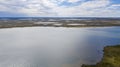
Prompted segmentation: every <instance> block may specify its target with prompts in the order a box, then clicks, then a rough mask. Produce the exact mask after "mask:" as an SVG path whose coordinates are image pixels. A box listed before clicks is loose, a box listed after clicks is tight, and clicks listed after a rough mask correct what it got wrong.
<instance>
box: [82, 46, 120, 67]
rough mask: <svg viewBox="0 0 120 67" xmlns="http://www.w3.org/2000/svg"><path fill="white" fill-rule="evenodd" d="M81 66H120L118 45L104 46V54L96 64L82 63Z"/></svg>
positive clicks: (119, 48)
mask: <svg viewBox="0 0 120 67" xmlns="http://www.w3.org/2000/svg"><path fill="white" fill-rule="evenodd" d="M82 67H120V45H117V46H107V47H105V48H104V56H103V59H102V60H101V62H99V63H97V64H96V65H83V66H82Z"/></svg>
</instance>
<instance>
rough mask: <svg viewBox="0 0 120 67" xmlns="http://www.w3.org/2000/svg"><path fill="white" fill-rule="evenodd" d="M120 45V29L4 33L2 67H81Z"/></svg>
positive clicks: (0, 40) (0, 44) (40, 29)
mask: <svg viewBox="0 0 120 67" xmlns="http://www.w3.org/2000/svg"><path fill="white" fill-rule="evenodd" d="M117 44H120V27H88V28H87V27H86V28H67V27H25V28H7V29H0V67H80V66H81V65H82V64H95V63H97V62H99V61H100V60H101V58H102V56H103V48H104V47H105V46H109V45H117Z"/></svg>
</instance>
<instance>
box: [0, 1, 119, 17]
mask: <svg viewBox="0 0 120 67" xmlns="http://www.w3.org/2000/svg"><path fill="white" fill-rule="evenodd" d="M0 17H120V0H0Z"/></svg>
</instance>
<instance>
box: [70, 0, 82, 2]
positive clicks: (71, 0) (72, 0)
mask: <svg viewBox="0 0 120 67" xmlns="http://www.w3.org/2000/svg"><path fill="white" fill-rule="evenodd" d="M78 1H83V0H68V2H72V3H74V2H78Z"/></svg>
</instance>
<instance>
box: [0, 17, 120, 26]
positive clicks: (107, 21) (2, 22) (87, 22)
mask: <svg viewBox="0 0 120 67" xmlns="http://www.w3.org/2000/svg"><path fill="white" fill-rule="evenodd" d="M32 26H44V27H45V26H49V27H94V26H95V27H99V26H120V19H119V18H117V19H115V18H104V19H101V18H98V19H95V18H92V19H89V18H88V19H76V18H27V19H26V18H22V19H20V18H17V19H15V18H12V19H6V18H5V19H4V18H2V19H1V18H0V28H11V27H32Z"/></svg>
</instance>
